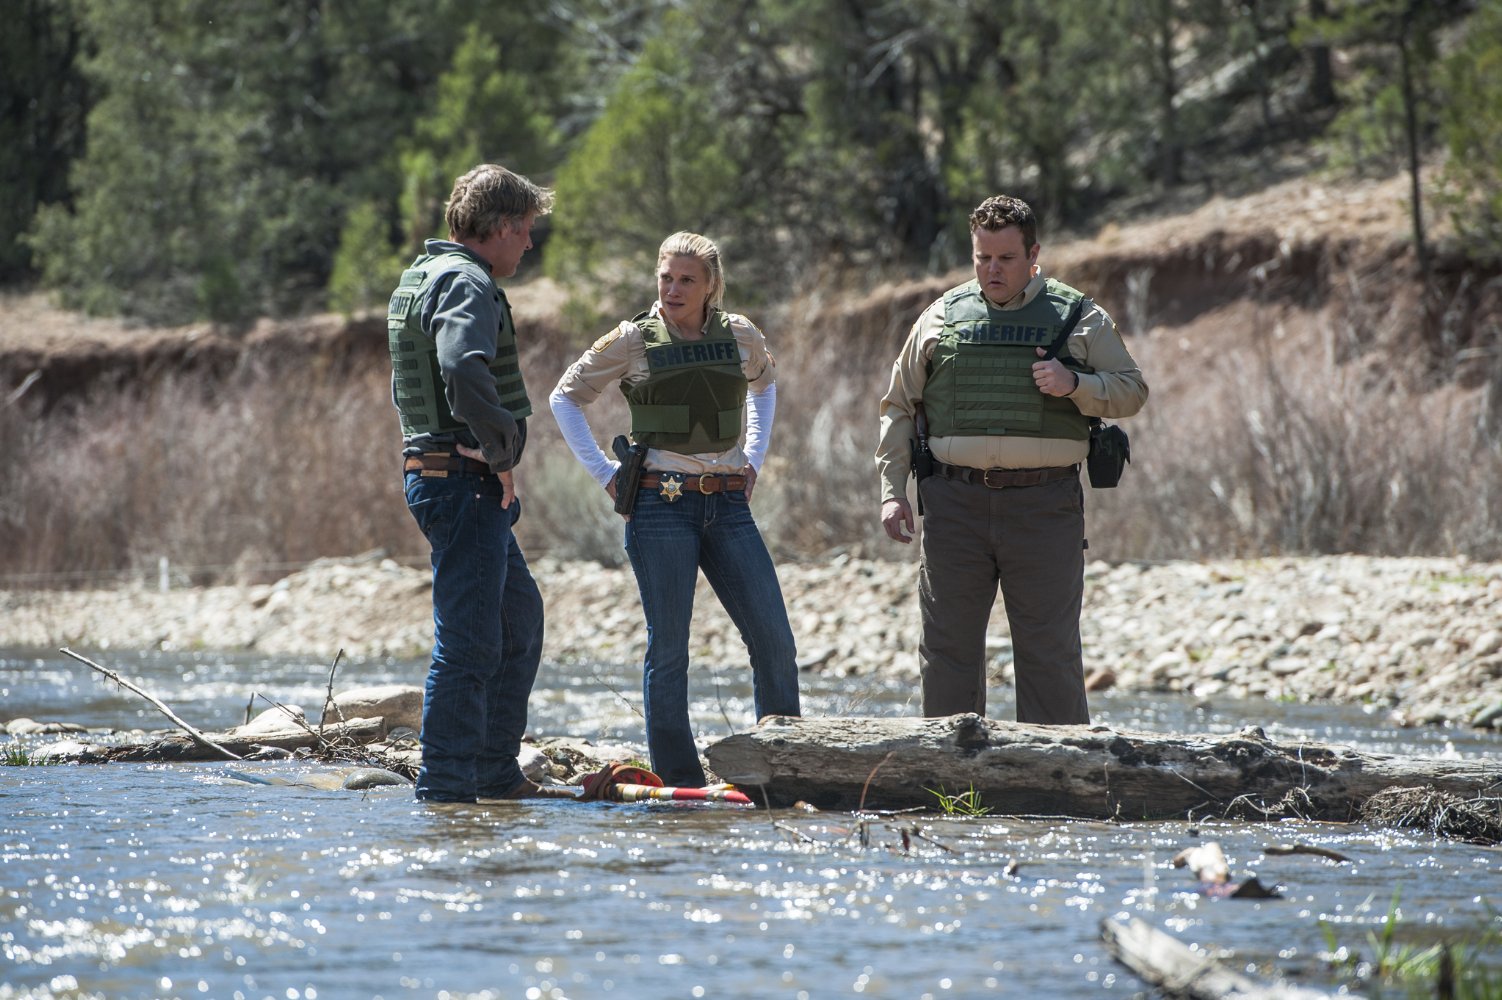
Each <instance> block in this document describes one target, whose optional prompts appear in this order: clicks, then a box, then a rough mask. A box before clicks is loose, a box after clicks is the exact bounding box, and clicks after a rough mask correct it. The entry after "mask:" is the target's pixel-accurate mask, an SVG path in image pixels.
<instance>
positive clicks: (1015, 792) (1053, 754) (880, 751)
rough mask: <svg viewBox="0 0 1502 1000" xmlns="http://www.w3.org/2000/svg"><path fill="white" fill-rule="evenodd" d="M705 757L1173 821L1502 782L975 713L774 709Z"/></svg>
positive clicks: (1425, 761) (1473, 789)
mask: <svg viewBox="0 0 1502 1000" xmlns="http://www.w3.org/2000/svg"><path fill="white" fill-rule="evenodd" d="M706 756H707V757H708V759H709V764H710V766H711V767H712V768H713V769H714V772H715V773H716V774H717V775H719V776H720V777H721V778H723V779H724V780H726V781H730V782H734V783H736V784H757V785H762V786H765V789H766V794H767V797H768V799H769V800H770V801H771V803H772V805H774V806H788V805H792V804H793V803H794V802H797V801H799V800H803V801H807V802H810V803H812V804H814V805H816V806H818V807H820V808H825V809H830V808H840V809H851V808H854V807H856V805H857V803H862V804H863V806H864V807H865V808H871V807H876V808H897V807H902V806H929V807H931V806H932V805H933V796H932V794H930V792H929V791H928V789H936V788H939V787H941V786H943V787H949V788H956V787H966V786H967V785H973V786H974V788H975V790H976V792H977V793H978V794H979V796H980V798H981V801H983V802H984V803H985V805H986V806H987V807H989V808H990V809H991V810H992V811H993V812H994V813H1004V814H1009V815H1038V814H1043V815H1052V816H1065V817H1077V818H1090V819H1113V818H1116V819H1132V820H1136V819H1166V818H1177V817H1185V816H1193V815H1199V816H1204V815H1208V814H1214V815H1232V814H1236V810H1234V809H1233V808H1232V804H1233V803H1239V804H1238V808H1244V809H1245V810H1246V813H1247V814H1249V818H1272V817H1275V816H1286V815H1302V816H1305V817H1307V818H1310V819H1328V820H1338V821H1348V820H1352V819H1355V818H1357V817H1359V816H1360V815H1361V809H1362V806H1363V804H1364V803H1365V802H1366V800H1367V799H1368V798H1370V797H1372V796H1373V795H1375V794H1377V793H1378V792H1381V791H1383V790H1385V789H1389V788H1394V787H1398V788H1414V789H1424V790H1427V791H1430V792H1434V791H1439V792H1446V793H1451V794H1454V795H1457V796H1462V797H1464V798H1467V799H1475V798H1478V797H1480V796H1484V795H1495V794H1496V793H1497V790H1498V788H1499V787H1502V775H1499V773H1498V771H1497V767H1496V764H1495V762H1481V761H1464V760H1437V759H1429V758H1417V757H1397V756H1392V755H1389V754H1371V753H1361V752H1358V751H1356V750H1353V749H1351V748H1350V747H1344V746H1336V745H1330V744H1323V743H1295V744H1278V743H1274V742H1273V741H1271V740H1269V739H1268V738H1267V737H1266V736H1265V735H1264V734H1263V733H1262V731H1261V730H1260V729H1257V728H1255V727H1249V728H1247V729H1244V730H1242V731H1241V732H1239V733H1235V734H1231V735H1224V736H1210V735H1159V734H1151V733H1139V732H1128V731H1120V730H1114V729H1110V728H1108V727H1104V726H1099V727H1094V728H1091V727H1087V726H1031V725H1024V724H1021V723H1015V722H1001V721H997V720H992V719H982V718H980V717H978V716H975V715H955V716H949V717H947V718H939V719H919V718H827V719H818V718H804V719H795V718H784V717H780V716H771V717H768V718H766V719H763V720H762V721H761V723H759V724H758V725H757V726H756V727H755V728H754V729H752V730H750V731H748V732H744V733H740V734H737V735H735V736H731V737H728V738H727V739H724V740H721V741H719V742H718V743H715V744H714V745H712V746H710V747H709V748H708V750H707V751H706ZM862 800H864V801H863V802H862ZM1253 807H1254V808H1253Z"/></svg>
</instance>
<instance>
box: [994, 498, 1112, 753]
mask: <svg viewBox="0 0 1502 1000" xmlns="http://www.w3.org/2000/svg"><path fill="white" fill-rule="evenodd" d="M997 492H998V493H1001V494H1010V495H1009V496H1002V497H998V498H997V504H998V506H1000V507H1001V508H1002V510H1003V516H1002V518H1001V538H1000V544H999V545H998V546H997V550H996V557H997V564H998V566H999V573H1000V579H1001V597H1002V601H1003V603H1004V605H1005V607H1006V611H1007V624H1008V626H1009V627H1010V628H1011V632H1012V670H1013V673H1014V674H1015V676H1016V680H1017V721H1018V722H1033V723H1039V724H1042V725H1053V726H1063V725H1074V724H1079V725H1084V724H1088V723H1089V722H1090V708H1089V705H1088V703H1087V701H1086V698H1085V665H1084V657H1083V655H1082V652H1081V648H1080V605H1081V603H1082V601H1083V599H1084V594H1085V501H1084V489H1083V487H1081V485H1080V481H1079V480H1078V479H1060V480H1055V481H1054V482H1051V483H1044V484H1043V485H1042V486H1033V487H1028V488H1025V489H1020V490H998V491H997Z"/></svg>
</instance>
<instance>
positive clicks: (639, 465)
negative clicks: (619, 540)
mask: <svg viewBox="0 0 1502 1000" xmlns="http://www.w3.org/2000/svg"><path fill="white" fill-rule="evenodd" d="M610 450H611V451H613V452H615V457H616V458H617V459H618V460H620V463H621V467H620V468H619V469H617V470H616V472H615V512H616V513H617V514H624V515H626V516H627V517H630V516H631V512H632V511H633V510H635V509H636V491H637V489H638V488H639V486H640V484H641V474H642V470H643V469H644V468H645V467H646V464H647V446H646V445H644V444H632V443H631V441H630V440H629V439H628V438H627V437H626V435H624V434H617V435H616V436H615V440H614V441H612V442H610Z"/></svg>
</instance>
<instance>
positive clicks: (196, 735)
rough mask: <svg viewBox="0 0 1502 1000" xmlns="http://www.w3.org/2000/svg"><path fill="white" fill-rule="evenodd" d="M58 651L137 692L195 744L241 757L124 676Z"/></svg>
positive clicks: (223, 753) (64, 651)
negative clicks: (191, 724)
mask: <svg viewBox="0 0 1502 1000" xmlns="http://www.w3.org/2000/svg"><path fill="white" fill-rule="evenodd" d="M58 652H60V653H62V654H63V655H64V656H71V657H73V659H75V660H77V661H78V662H79V663H82V664H84V665H86V666H89V667H92V668H93V669H94V670H97V671H99V673H101V674H103V675H104V676H106V677H108V678H109V679H110V680H112V681H114V682H115V683H116V684H118V685H120V686H121V687H123V688H125V689H126V690H127V691H130V692H131V693H133V694H137V695H140V696H141V697H142V698H145V699H146V700H147V701H149V702H151V704H152V705H154V706H156V709H157V710H158V711H159V712H161V713H162V714H163V715H165V716H166V717H167V718H168V719H171V720H172V724H173V725H175V726H177V727H178V728H179V729H181V730H182V731H183V732H185V733H187V734H188V735H189V736H191V737H192V738H193V742H195V743H197V744H199V745H201V746H203V747H205V748H207V749H208V750H210V751H213V752H214V753H216V754H218V755H219V756H222V757H228V758H229V759H230V760H240V759H241V757H240V755H239V754H237V753H232V752H230V751H229V750H227V749H225V748H224V747H222V746H220V745H219V744H218V743H215V742H214V741H213V740H211V739H209V738H208V737H207V736H205V735H204V734H203V733H201V732H199V731H198V730H197V729H194V728H193V727H192V726H190V725H188V723H186V722H184V721H183V720H182V719H179V718H178V717H177V714H176V713H175V712H173V711H172V709H170V708H168V707H167V706H166V705H164V704H163V703H162V702H161V701H159V700H158V699H157V698H156V697H155V696H154V695H151V694H149V693H147V692H146V691H143V690H142V689H141V688H139V687H137V686H136V685H134V684H132V683H131V682H130V681H128V680H126V679H125V678H124V677H121V676H120V675H119V674H117V673H115V671H113V670H111V669H110V668H108V667H102V666H100V665H99V664H97V663H95V662H94V661H93V660H90V659H89V658H87V657H84V656H79V655H78V654H77V653H75V652H73V650H71V649H67V648H66V647H65V648H63V649H60V650H58ZM210 759H215V758H210Z"/></svg>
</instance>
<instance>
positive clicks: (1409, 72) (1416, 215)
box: [1398, 18, 1429, 279]
mask: <svg viewBox="0 0 1502 1000" xmlns="http://www.w3.org/2000/svg"><path fill="white" fill-rule="evenodd" d="M1404 21H1405V27H1406V26H1407V25H1408V23H1411V19H1409V18H1405V19H1404ZM1398 52H1399V55H1400V61H1401V63H1402V69H1403V131H1404V132H1405V134H1406V137H1407V140H1408V188H1409V191H1408V197H1409V199H1410V200H1411V202H1412V205H1411V213H1412V216H1413V252H1414V256H1415V257H1417V258H1418V265H1419V277H1420V278H1421V279H1422V278H1428V277H1429V244H1428V242H1427V240H1426V239H1425V237H1424V203H1423V191H1422V189H1421V187H1420V185H1419V168H1420V155H1419V144H1420V142H1421V139H1420V137H1419V123H1418V101H1419V98H1418V94H1417V93H1416V92H1415V90H1414V86H1413V55H1412V53H1411V52H1410V51H1409V43H1408V38H1407V35H1406V34H1405V35H1404V36H1403V37H1401V38H1399V39H1398Z"/></svg>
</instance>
